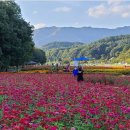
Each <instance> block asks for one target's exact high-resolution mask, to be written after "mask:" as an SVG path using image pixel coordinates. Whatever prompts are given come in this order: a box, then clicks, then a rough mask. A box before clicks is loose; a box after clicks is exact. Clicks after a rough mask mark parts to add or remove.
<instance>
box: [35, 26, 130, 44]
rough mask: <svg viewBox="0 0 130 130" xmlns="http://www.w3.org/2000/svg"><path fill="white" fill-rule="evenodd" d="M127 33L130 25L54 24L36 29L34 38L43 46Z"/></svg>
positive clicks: (92, 39) (93, 39)
mask: <svg viewBox="0 0 130 130" xmlns="http://www.w3.org/2000/svg"><path fill="white" fill-rule="evenodd" d="M125 34H130V26H124V27H118V28H115V29H108V28H93V27H81V28H76V27H56V26H52V27H44V28H41V29H37V30H35V31H34V36H33V40H34V42H35V44H36V46H43V45H45V44H47V43H50V42H54V41H60V42H64V41H67V42H83V43H89V42H92V41H96V40H99V39H101V38H105V37H108V36H118V35H125Z"/></svg>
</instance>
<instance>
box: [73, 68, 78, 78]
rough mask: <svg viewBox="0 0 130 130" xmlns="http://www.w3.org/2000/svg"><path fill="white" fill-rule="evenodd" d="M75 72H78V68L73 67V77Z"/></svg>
mask: <svg viewBox="0 0 130 130" xmlns="http://www.w3.org/2000/svg"><path fill="white" fill-rule="evenodd" d="M77 74H78V68H77V67H75V68H74V69H73V75H74V77H76V76H77Z"/></svg>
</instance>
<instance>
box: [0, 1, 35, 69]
mask: <svg viewBox="0 0 130 130" xmlns="http://www.w3.org/2000/svg"><path fill="white" fill-rule="evenodd" d="M32 32H33V27H32V26H31V25H30V24H29V23H27V22H26V21H25V20H24V19H23V18H22V16H21V10H20V7H19V6H18V5H17V4H16V3H15V2H14V1H0V48H1V52H2V53H1V55H0V61H1V69H3V68H8V66H11V65H15V66H18V65H22V64H23V63H24V62H25V61H28V60H29V58H31V54H32V51H33V47H34V43H33V42H32Z"/></svg>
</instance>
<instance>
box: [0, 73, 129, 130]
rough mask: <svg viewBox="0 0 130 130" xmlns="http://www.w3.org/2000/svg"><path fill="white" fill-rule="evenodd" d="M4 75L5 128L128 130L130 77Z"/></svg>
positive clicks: (0, 90)
mask: <svg viewBox="0 0 130 130" xmlns="http://www.w3.org/2000/svg"><path fill="white" fill-rule="evenodd" d="M84 77H85V81H84V82H80V83H78V82H77V81H76V79H75V78H74V77H73V76H72V75H71V74H0V129H2V130H26V129H30V130H43V129H44V130H70V129H76V130H130V77H116V76H107V77H105V76H104V75H94V74H93V75H84Z"/></svg>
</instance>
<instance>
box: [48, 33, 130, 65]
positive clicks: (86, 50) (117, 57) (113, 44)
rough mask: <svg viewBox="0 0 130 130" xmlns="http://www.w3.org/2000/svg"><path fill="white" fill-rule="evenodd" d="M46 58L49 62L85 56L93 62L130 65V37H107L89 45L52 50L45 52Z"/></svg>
mask: <svg viewBox="0 0 130 130" xmlns="http://www.w3.org/2000/svg"><path fill="white" fill-rule="evenodd" d="M59 45H60V43H59ZM46 56H47V59H48V60H50V61H56V60H58V59H62V60H63V59H66V58H68V59H70V60H71V59H72V58H74V57H80V56H86V57H90V58H93V59H95V60H103V61H108V60H111V61H112V62H121V61H124V62H128V63H130V35H121V36H112V37H107V38H104V39H101V40H98V41H95V42H92V43H90V44H83V45H78V46H73V47H68V48H52V49H48V50H46Z"/></svg>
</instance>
